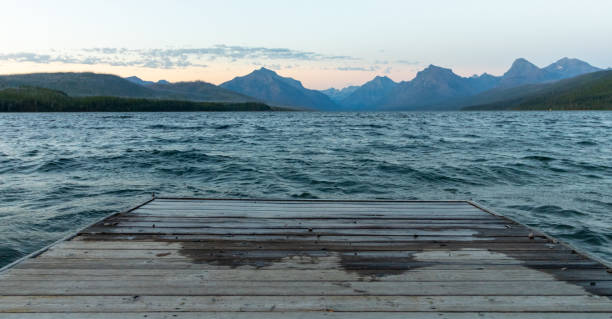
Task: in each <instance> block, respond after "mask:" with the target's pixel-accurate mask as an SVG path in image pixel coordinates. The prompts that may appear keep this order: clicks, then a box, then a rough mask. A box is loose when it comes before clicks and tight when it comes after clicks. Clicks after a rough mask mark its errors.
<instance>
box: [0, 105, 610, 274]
mask: <svg viewBox="0 0 612 319" xmlns="http://www.w3.org/2000/svg"><path fill="white" fill-rule="evenodd" d="M152 193H156V194H160V195H166V196H169V195H172V196H199V197H218V198H275V199H284V198H294V199H308V198H321V199H432V200H433V199H471V200H474V201H477V202H479V203H481V204H483V205H484V206H486V207H488V208H491V209H492V210H494V211H496V212H498V213H501V214H504V215H507V216H508V217H511V218H514V219H516V220H518V221H520V222H522V223H525V224H528V225H530V226H535V227H538V228H540V229H542V230H543V231H545V232H547V233H549V234H551V235H553V236H556V237H558V238H560V239H563V240H565V241H567V242H569V243H571V244H573V245H575V246H576V247H578V248H581V249H583V250H585V251H587V252H590V253H592V254H593V255H596V256H599V257H601V258H603V259H604V260H607V261H610V262H612V112H483V113H480V112H460V113H456V112H446V113H434V112H431V113H428V112H423V113H418V112H409V113H374V112H373V113H317V112H288V113H285V112H277V113H276V112H270V113H56V114H50V113H47V114H0V266H2V265H5V264H7V263H9V262H10V261H12V260H15V259H17V258H19V257H21V256H24V255H25V254H27V253H30V252H32V251H34V250H37V249H39V248H41V247H43V246H44V245H47V244H49V243H50V242H52V241H55V240H57V239H59V238H61V237H63V236H65V235H66V234H69V233H71V232H74V231H75V230H77V229H79V228H80V227H82V226H84V225H87V224H89V223H91V222H93V221H94V220H96V219H98V218H101V217H103V216H105V215H107V214H109V213H112V212H115V211H118V210H123V209H126V208H129V207H131V206H135V205H136V204H139V203H141V202H143V201H145V200H146V199H148V198H150V197H151V194H152Z"/></svg>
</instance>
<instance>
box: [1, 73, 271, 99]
mask: <svg viewBox="0 0 612 319" xmlns="http://www.w3.org/2000/svg"><path fill="white" fill-rule="evenodd" d="M21 86H30V87H41V88H46V89H51V90H57V91H61V92H64V93H66V94H68V95H69V96H73V97H84V96H114V97H125V98H147V99H165V100H186V101H195V102H232V103H234V102H259V101H257V100H256V99H254V98H252V97H249V96H244V95H242V94H239V93H236V92H233V91H230V90H226V89H224V88H221V87H219V86H216V85H214V84H210V83H207V82H202V81H196V82H177V83H170V82H167V81H158V82H156V83H154V82H148V81H142V80H140V79H139V78H137V77H130V78H127V79H124V78H121V77H119V76H116V75H111V74H99V73H89V72H84V73H30V74H15V75H0V89H3V88H15V87H21Z"/></svg>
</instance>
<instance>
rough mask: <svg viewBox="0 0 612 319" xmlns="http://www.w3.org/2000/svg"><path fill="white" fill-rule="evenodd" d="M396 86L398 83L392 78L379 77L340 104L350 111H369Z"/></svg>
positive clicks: (356, 90)
mask: <svg viewBox="0 0 612 319" xmlns="http://www.w3.org/2000/svg"><path fill="white" fill-rule="evenodd" d="M396 86H397V83H395V82H394V81H393V80H391V79H390V78H388V77H386V76H377V77H375V78H374V79H373V80H371V81H369V82H367V83H365V84H364V85H362V86H360V87H358V88H357V89H355V90H354V91H353V92H352V93H351V94H349V95H348V96H346V97H345V98H344V99H342V100H340V102H339V104H340V105H342V106H343V107H346V108H349V109H356V110H361V109H367V108H369V107H371V106H373V105H377V104H380V103H381V101H383V100H384V99H386V98H387V96H388V95H389V94H390V93H391V91H393V89H394V88H395V87H396Z"/></svg>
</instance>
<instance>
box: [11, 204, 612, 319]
mask: <svg viewBox="0 0 612 319" xmlns="http://www.w3.org/2000/svg"><path fill="white" fill-rule="evenodd" d="M609 271H610V270H609V268H608V267H607V265H604V264H603V263H601V262H600V261H597V260H593V259H592V258H590V257H589V256H586V255H584V254H582V253H580V252H577V251H575V249H573V248H571V247H568V246H567V245H565V244H563V243H559V242H558V241H557V240H555V239H552V238H550V237H548V236H546V235H545V234H542V233H540V232H538V231H535V230H533V229H530V228H528V227H526V226H524V225H521V224H519V223H516V222H514V221H512V220H509V219H506V218H503V217H500V216H496V215H493V214H490V213H489V212H488V211H485V210H483V209H481V208H480V207H479V206H477V205H474V204H472V203H470V202H464V201H447V202H436V201H287V200H283V201H268V200H256V201H255V200H199V199H161V198H158V199H155V200H153V201H150V202H148V203H146V204H145V205H141V206H139V207H137V208H135V209H133V210H131V211H129V212H125V213H120V214H114V215H112V216H109V217H108V218H105V219H104V220H102V221H99V222H97V223H95V224H93V225H91V226H90V227H87V228H86V229H84V230H82V231H80V232H78V233H77V234H76V235H75V236H73V237H71V238H69V239H66V240H64V241H61V242H59V243H57V244H55V245H53V246H51V247H49V248H48V249H46V250H45V251H43V252H41V253H39V254H36V255H35V256H32V257H30V258H27V259H24V260H22V261H21V262H19V263H17V264H15V265H12V266H11V267H10V268H8V269H5V270H3V271H2V272H0V318H62V319H71V318H85V317H87V318H111V319H113V318H143V317H146V318H219V319H223V318H249V319H258V318H271V319H275V318H289V319H296V318H314V319H317V318H356V319H360V318H449V319H459V318H474V317H478V318H587V317H588V318H608V319H610V318H612V299H611V298H612V274H611V273H610V272H609Z"/></svg>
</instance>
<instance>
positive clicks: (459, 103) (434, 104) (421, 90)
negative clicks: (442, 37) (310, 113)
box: [0, 58, 601, 111]
mask: <svg viewBox="0 0 612 319" xmlns="http://www.w3.org/2000/svg"><path fill="white" fill-rule="evenodd" d="M599 71H601V69H600V68H597V67H594V66H592V65H590V64H588V63H586V62H584V61H581V60H578V59H572V58H562V59H559V60H558V61H556V62H554V63H551V64H550V65H548V66H546V67H543V68H539V67H538V66H536V65H534V64H533V63H531V62H529V61H527V60H526V59H524V58H519V59H516V60H515V61H514V62H513V63H512V65H511V67H510V68H509V69H508V71H507V72H505V73H504V74H503V75H501V76H494V75H490V74H487V73H483V74H481V75H474V76H471V77H462V76H459V75H457V74H455V73H454V72H453V71H452V70H451V69H448V68H443V67H439V66H435V65H429V66H428V67H427V68H425V69H424V70H422V71H420V72H418V73H417V75H416V76H415V78H414V79H412V80H410V81H402V82H395V81H393V80H392V79H390V78H389V77H386V76H377V77H375V78H374V79H372V80H370V81H368V82H366V83H364V84H363V85H361V86H351V87H347V88H344V89H339V90H338V89H328V90H324V91H317V90H311V89H307V88H305V87H304V86H303V85H302V83H301V82H300V81H298V80H295V79H292V78H289V77H283V76H280V75H279V74H277V73H276V72H274V71H272V70H269V69H266V68H261V69H258V70H255V71H253V72H251V73H249V74H247V75H245V76H239V77H235V78H234V79H232V80H230V81H227V82H225V83H223V84H221V85H219V86H217V85H214V84H211V83H207V82H203V81H193V82H177V83H170V82H168V81H164V80H160V81H157V82H153V81H144V80H142V79H140V78H138V77H136V76H131V77H128V78H121V77H118V76H115V75H111V74H97V73H90V72H83V73H71V72H60V73H32V74H15V75H0V89H5V88H19V87H40V88H46V89H51V90H58V91H62V92H65V93H66V94H67V95H68V96H70V97H88V96H107V97H122V98H144V99H157V100H184V101H195V102H227V103H237V102H258V103H268V104H270V105H275V106H293V107H298V108H302V109H303V108H306V109H313V110H324V111H351V110H356V111H376V110H391V111H405V110H459V109H461V108H462V107H466V106H475V105H486V104H493V103H498V102H500V101H507V100H511V99H519V98H522V97H524V96H525V94H530V93H534V92H535V91H537V88H539V87H540V86H538V85H540V84H549V83H555V82H558V81H561V80H564V79H568V78H574V77H579V76H581V75H584V74H590V73H594V72H599ZM572 83H573V82H572ZM589 92H590V91H589Z"/></svg>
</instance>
